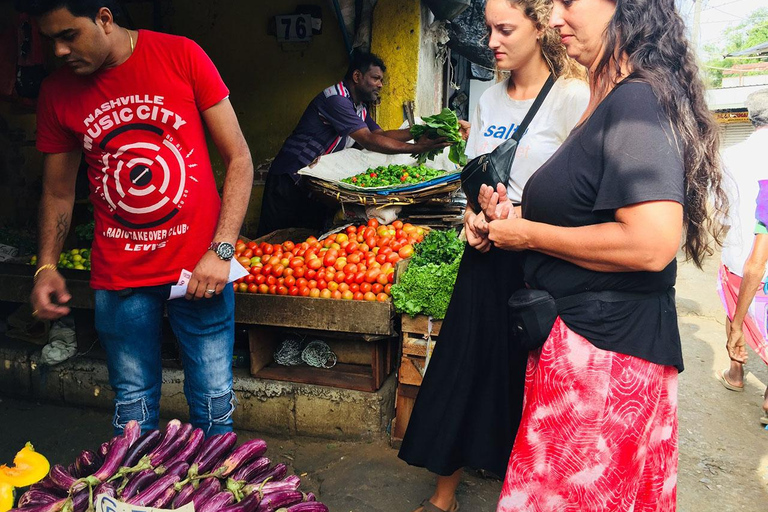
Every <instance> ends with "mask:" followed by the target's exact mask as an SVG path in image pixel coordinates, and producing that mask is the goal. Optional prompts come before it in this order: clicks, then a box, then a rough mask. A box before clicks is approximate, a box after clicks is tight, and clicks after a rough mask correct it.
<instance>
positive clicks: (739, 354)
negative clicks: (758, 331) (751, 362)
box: [725, 324, 747, 364]
mask: <svg viewBox="0 0 768 512" xmlns="http://www.w3.org/2000/svg"><path fill="white" fill-rule="evenodd" d="M725 348H726V349H727V350H728V357H730V358H731V361H736V362H737V363H742V364H744V363H746V362H747V343H746V341H745V339H744V331H743V330H742V327H741V326H739V325H735V324H731V329H730V331H729V332H728V341H727V342H726V344H725Z"/></svg>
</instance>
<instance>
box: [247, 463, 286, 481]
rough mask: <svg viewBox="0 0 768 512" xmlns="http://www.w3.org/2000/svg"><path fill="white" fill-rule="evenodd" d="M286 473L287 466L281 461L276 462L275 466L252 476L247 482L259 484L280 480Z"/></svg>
mask: <svg viewBox="0 0 768 512" xmlns="http://www.w3.org/2000/svg"><path fill="white" fill-rule="evenodd" d="M287 473H288V467H287V466H286V465H285V464H283V463H282V462H281V463H280V464H276V465H275V467H273V468H272V469H270V470H269V471H267V472H266V473H264V474H263V475H261V476H259V477H257V478H254V479H253V480H251V481H250V482H248V483H249V484H260V483H262V482H274V481H277V480H282V479H283V478H285V475H286V474H287Z"/></svg>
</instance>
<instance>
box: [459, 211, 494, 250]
mask: <svg viewBox="0 0 768 512" xmlns="http://www.w3.org/2000/svg"><path fill="white" fill-rule="evenodd" d="M478 217H481V219H480V220H478ZM482 217H483V215H482V214H479V215H478V214H476V213H475V212H473V211H472V210H470V209H467V211H466V213H465V214H464V232H465V234H466V235H467V243H468V244H469V246H470V247H472V248H474V249H477V250H478V251H480V252H488V251H489V250H490V248H491V242H490V240H488V234H487V229H486V230H485V233H484V232H483V231H478V226H477V225H476V223H477V224H478V225H479V227H481V228H482V225H483V221H484V219H482ZM486 226H487V225H486Z"/></svg>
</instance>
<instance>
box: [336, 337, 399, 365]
mask: <svg viewBox="0 0 768 512" xmlns="http://www.w3.org/2000/svg"><path fill="white" fill-rule="evenodd" d="M323 341H324V342H325V343H327V344H328V346H329V347H330V348H331V350H332V351H333V353H334V354H336V361H337V362H338V363H346V364H359V365H365V366H370V365H371V363H372V362H373V358H372V356H371V349H372V347H375V346H376V345H377V344H379V343H386V341H384V340H382V341H377V342H373V343H370V342H366V341H357V340H329V339H326V338H323Z"/></svg>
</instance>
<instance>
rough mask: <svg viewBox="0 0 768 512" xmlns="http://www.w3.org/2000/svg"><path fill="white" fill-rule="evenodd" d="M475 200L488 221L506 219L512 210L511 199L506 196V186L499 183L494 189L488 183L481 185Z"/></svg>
mask: <svg viewBox="0 0 768 512" xmlns="http://www.w3.org/2000/svg"><path fill="white" fill-rule="evenodd" d="M477 202H478V204H479V205H480V207H481V208H482V209H483V213H484V214H485V217H486V219H488V221H494V220H499V219H507V218H509V217H510V216H511V214H512V213H513V212H514V207H513V206H512V201H511V200H510V199H509V196H507V187H505V186H504V185H502V184H501V183H499V184H498V185H496V190H494V189H493V187H489V186H488V185H482V186H481V187H480V193H479V194H478V196H477Z"/></svg>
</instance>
